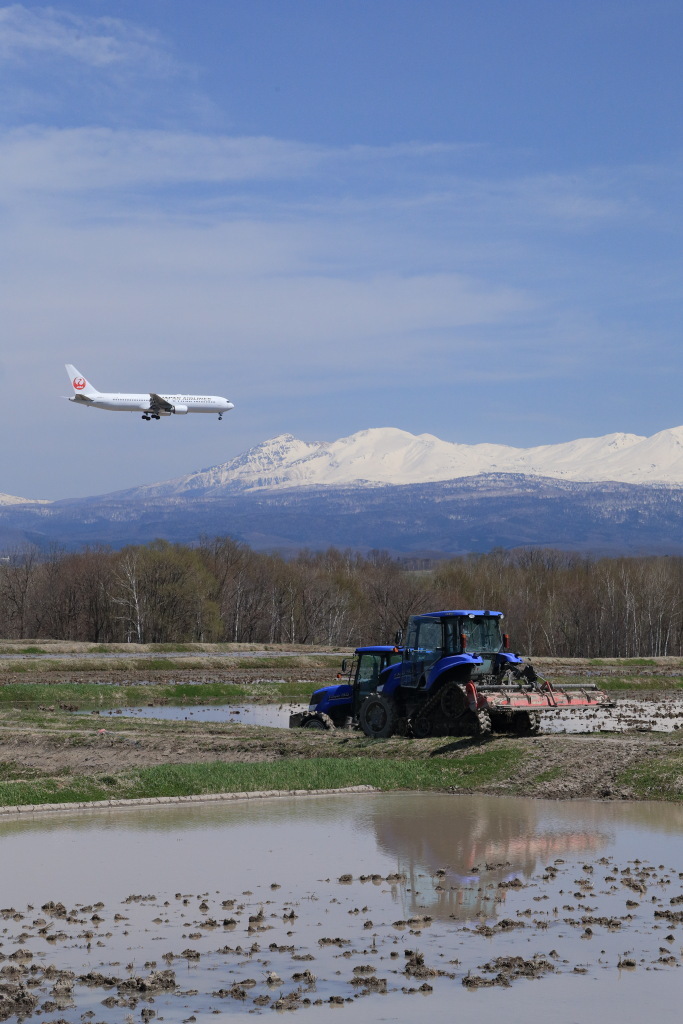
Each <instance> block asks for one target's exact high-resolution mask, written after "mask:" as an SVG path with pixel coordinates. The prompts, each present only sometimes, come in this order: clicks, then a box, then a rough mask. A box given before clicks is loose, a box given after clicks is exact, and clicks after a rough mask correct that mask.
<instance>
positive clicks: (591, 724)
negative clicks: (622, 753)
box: [100, 697, 683, 733]
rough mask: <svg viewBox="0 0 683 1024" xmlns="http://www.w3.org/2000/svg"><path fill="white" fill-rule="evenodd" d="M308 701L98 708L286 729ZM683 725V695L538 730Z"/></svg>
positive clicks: (578, 714)
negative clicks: (303, 702) (295, 714)
mask: <svg viewBox="0 0 683 1024" xmlns="http://www.w3.org/2000/svg"><path fill="white" fill-rule="evenodd" d="M307 707H308V705H307V704H215V705H209V706H206V707H195V708H188V707H187V705H186V706H185V707H174V706H170V705H169V706H167V707H126V708H115V709H113V710H111V711H103V712H100V714H101V715H103V716H106V715H112V716H113V715H122V716H123V717H125V718H163V719H170V720H174V721H177V720H179V721H183V720H187V721H197V722H244V723H245V725H271V726H276V727H279V728H283V729H286V728H288V726H289V716H290V714H292V713H294V712H295V711H305V710H306V708H307ZM681 728H683V699H682V698H680V697H669V698H663V699H661V700H643V701H637V700H628V699H624V700H618V701H617V702H616V703H615V705H614V706H612V707H606V708H602V707H596V708H587V709H576V710H572V709H564V708H562V709H558V710H553V711H545V712H542V714H541V729H540V731H541V733H556V732H567V733H577V732H582V733H585V732H626V731H629V730H636V731H638V732H673V731H674V730H676V729H681Z"/></svg>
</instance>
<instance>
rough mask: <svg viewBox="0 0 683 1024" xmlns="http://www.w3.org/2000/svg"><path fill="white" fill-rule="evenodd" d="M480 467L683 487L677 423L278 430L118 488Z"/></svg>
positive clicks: (149, 494)
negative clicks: (613, 427) (556, 431)
mask: <svg viewBox="0 0 683 1024" xmlns="http://www.w3.org/2000/svg"><path fill="white" fill-rule="evenodd" d="M485 473H496V474H500V473H513V474H516V475H521V476H533V477H550V478H555V479H560V480H567V481H576V482H587V483H589V482H606V481H615V482H621V483H630V484H654V483H656V484H665V485H668V486H679V485H683V426H681V427H672V428H671V429H669V430H662V431H660V432H659V433H658V434H654V435H653V436H652V437H639V436H638V435H637V434H607V435H606V436H604V437H589V438H581V439H579V440H576V441H568V442H566V443H564V444H554V445H540V446H538V447H535V448H513V447H511V446H509V445H499V444H474V445H468V444H454V443H451V442H449V441H442V440H440V439H439V438H438V437H434V436H433V435H432V434H419V435H417V436H416V435H414V434H410V433H408V432H407V431H405V430H398V429H396V428H394V427H383V428H376V429H372V430H361V431H359V432H358V433H356V434H351V436H350V437H342V438H340V439H339V440H337V441H329V442H328V441H317V442H307V441H300V440H298V439H297V438H295V437H293V436H292V435H291V434H281V435H280V436H279V437H274V438H272V439H271V440H269V441H264V442H263V444H259V445H257V446H256V447H254V448H250V449H249V450H248V451H246V452H244V453H243V454H242V455H239V456H237V458H234V459H231V460H230V461H229V462H225V463H223V464H222V465H219V466H212V467H210V468H209V469H203V470H199V471H198V472H196V473H191V474H189V476H184V477H180V478H178V479H176V480H169V481H166V482H164V483H159V484H152V485H148V486H144V487H138V488H135V489H134V490H132V491H127V492H121V493H122V494H123V493H125V494H127V495H130V496H133V495H135V496H136V497H138V498H153V497H170V496H173V495H177V496H180V495H184V496H187V497H189V496H191V495H192V494H195V495H197V496H199V495H202V496H206V497H209V496H215V497H218V496H220V495H221V494H228V493H235V492H244V491H255V490H273V489H283V488H292V487H301V486H305V487H345V486H363V485H378V484H386V485H397V484H422V483H433V482H437V481H444V480H455V479H461V478H463V477H473V476H479V475H481V474H485Z"/></svg>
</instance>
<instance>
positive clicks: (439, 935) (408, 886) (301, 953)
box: [0, 793, 683, 1024]
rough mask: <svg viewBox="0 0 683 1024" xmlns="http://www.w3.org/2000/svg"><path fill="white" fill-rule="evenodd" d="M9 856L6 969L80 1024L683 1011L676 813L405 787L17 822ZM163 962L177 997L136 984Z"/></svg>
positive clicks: (667, 1014) (680, 849)
mask: <svg viewBox="0 0 683 1024" xmlns="http://www.w3.org/2000/svg"><path fill="white" fill-rule="evenodd" d="M0 847H1V849H2V856H3V867H4V871H3V876H2V880H0V907H2V908H3V909H1V910H0V918H1V920H0V928H1V930H2V935H1V936H0V941H1V942H2V946H1V947H0V950H1V953H2V960H1V963H2V966H1V967H0V972H2V973H3V975H4V977H5V978H8V977H11V972H12V971H16V970H22V971H23V972H24V973H23V975H20V977H22V978H23V979H24V980H30V979H31V976H32V975H33V977H34V978H35V980H37V981H38V982H40V984H39V985H38V986H35V987H29V988H28V990H27V991H28V993H29V994H30V993H33V994H34V995H35V996H36V997H37V1002H36V1004H35V1005H36V1006H37V1007H38V1008H40V1007H41V1006H45V1004H46V1003H47V1007H46V1008H45V1011H44V1012H45V1013H52V1012H53V1013H54V1015H55V1016H56V1017H59V1018H61V1019H67V1020H80V1019H81V1015H82V1014H84V1013H87V1012H89V1011H92V1012H93V1013H94V1017H93V1020H98V1021H100V1020H103V1021H120V1020H122V1019H124V1018H125V1017H126V1015H127V1014H129V1013H130V1012H131V1011H134V1012H135V1014H136V1016H135V1017H132V1018H131V1019H140V1015H141V1017H142V1020H149V1019H151V1016H150V1014H149V1011H150V1010H153V1011H154V1013H155V1014H156V1015H157V1018H162V1017H163V1018H165V1019H166V1020H174V1021H180V1020H188V1018H191V1017H194V1018H195V1020H196V1021H200V1022H205V1021H209V1020H213V1019H215V1015H216V1012H218V1013H219V1014H225V1015H230V1014H246V1013H248V1012H251V1013H252V1014H258V1013H269V1012H270V1010H271V1008H272V1007H273V1004H276V1002H277V1000H278V999H281V998H285V1002H286V1000H287V999H289V1000H290V1001H291V1003H290V1005H292V1006H294V1007H295V1008H298V1007H301V1010H302V1012H303V1011H304V1009H305V1014H304V1019H305V1020H308V1021H312V1022H314V1024H317V1022H319V1021H321V1022H322V1021H329V1020H330V1019H331V1018H330V1014H336V1013H337V1012H339V1013H341V1014H342V1016H343V1019H346V1020H353V1021H368V1020H383V1021H401V1022H402V1021H406V1022H408V1021H410V1022H413V1021H414V1020H415V1019H416V1018H417V1017H420V1016H423V1015H424V1014H426V1013H430V1014H431V1015H432V1016H434V1019H436V1020H441V1019H447V1018H448V1019H450V1017H451V1016H452V1015H453V1013H454V1012H455V1013H457V1015H458V1017H459V1019H462V1020H464V1021H466V1022H468V1024H469V1022H470V1021H471V1022H472V1024H474V1022H475V1021H476V1022H478V1024H479V1022H480V1021H481V1020H482V1019H491V1018H492V1017H493V1016H494V1015H496V1014H500V1015H501V1016H502V1015H504V1016H505V1019H506V1020H507V1021H512V1022H514V1024H516V1022H517V1021H519V1022H520V1024H521V1021H522V1020H524V1021H525V1022H529V1021H535V1020H539V1021H540V1020H541V1019H546V1017H547V1014H548V1007H549V1006H552V1016H553V1019H554V1020H556V1021H560V1022H561V1024H570V1022H574V1021H577V1020H590V1019H595V1018H596V1017H598V1015H604V1016H605V1019H606V1020H611V1019H621V1020H623V1021H626V1022H628V1021H636V1020H640V1019H645V1018H647V1017H648V1016H649V1015H651V1012H652V1008H653V1007H654V1006H656V1008H657V1010H656V1012H657V1018H658V1021H664V1022H666V1024H668V1022H673V1021H674V1020H678V1019H679V1015H680V1009H679V1003H680V998H679V991H680V975H679V974H678V970H679V964H680V962H681V959H680V957H681V941H682V940H683V929H682V924H681V921H680V920H679V916H678V915H680V918H681V920H683V913H682V912H681V908H683V877H680V876H679V871H682V872H683V808H679V807H676V806H671V805H664V804H648V803H634V804H630V803H624V804H613V803H607V804H601V803H598V802H579V801H577V802H571V803H568V802H550V801H530V800H524V799H507V798H493V797H485V796H461V797H458V796H449V795H445V794H434V793H429V794H424V793H418V794H415V793H408V794H404V793H396V794H388V795H382V794H365V795H352V796H351V795H349V796H338V797H324V796H320V797H308V798H302V799H296V798H291V799H289V798H287V799H277V800H262V801H258V802H256V801H254V802H247V801H245V802H244V803H239V804H227V803H226V804H224V805H222V804H215V803H207V804H204V805H202V804H194V805H188V806H183V805H180V806H160V807H142V808H120V809H111V810H108V811H95V810H93V811H84V812H77V813H74V814H67V813H64V814H60V815H58V816H57V815H48V814H42V815H41V814H39V813H38V814H35V815H33V816H32V817H31V818H30V819H27V818H26V817H24V816H21V817H19V816H17V817H16V818H14V819H3V821H2V822H1V823H0ZM345 876H349V877H345ZM340 879H344V880H343V881H340ZM48 901H49V902H48ZM50 903H51V904H52V905H50ZM60 904H62V905H63V908H62V907H60V906H59V905H60ZM100 904H101V905H100ZM17 950H19V951H22V950H23V951H28V952H30V953H32V954H33V955H32V958H24V959H22V958H21V956H19V957H17V956H16V955H15V954H16V951H17ZM504 958H507V959H504ZM510 958H518V959H516V960H515V959H510ZM626 961H629V962H630V961H632V962H633V963H634V965H635V966H634V967H631V968H627V967H623V966H622V967H621V968H620V967H619V963H620V962H621V963H622V964H624V963H625V962H626ZM48 965H54V966H55V968H57V969H58V970H67V971H68V970H71V971H73V972H74V974H75V975H76V977H75V978H73V979H69V978H64V979H62V980H61V981H60V979H59V978H57V979H56V980H55V978H54V977H48V978H45V973H44V972H45V969H46V968H47V967H48ZM155 971H157V972H158V971H172V972H173V981H174V982H175V983H177V985H175V986H174V987H173V988H171V989H168V990H160V991H156V992H149V991H148V992H145V991H141V990H140V983H139V982H135V983H132V982H131V981H130V979H131V978H138V979H139V978H143V979H144V978H149V976H150V974H152V973H153V972H155ZM520 971H521V972H526V975H527V976H526V977H517V975H518V974H519V973H520ZM305 972H310V973H309V974H306V973H305ZM49 973H50V972H48V974H49ZM52 973H54V972H52ZM88 973H90V975H91V976H90V979H89V981H90V984H88V981H87V980H80V981H79V980H78V979H79V978H83V976H84V975H88ZM271 973H273V974H275V975H276V976H277V978H278V979H279V980H278V981H274V980H272V979H271V980H272V983H269V981H268V978H269V975H271ZM295 975H297V976H298V977H295ZM169 977H170V976H165V978H166V981H167V983H169V984H170V983H171V982H170V981H169ZM473 977H476V978H480V979H484V980H488V981H489V982H490V981H492V980H496V979H497V984H495V985H494V986H492V987H488V986H487V987H484V988H473V987H472V986H473V985H474V982H473V981H472V979H473ZM368 978H377V979H379V981H376V982H369V981H368ZM501 979H503V981H505V982H506V983H507V984H506V985H505V987H502V986H501ZM157 980H158V978H157ZM55 986H56V991H55V992H54V993H53V988H55ZM373 986H374V987H373ZM385 986H386V994H382V993H381V991H377V990H378V989H379V990H382V989H383V988H384V987H385ZM425 986H426V987H425ZM1 988H2V986H1V985H0V989H1ZM420 989H423V990H422V991H420ZM65 992H68V993H69V995H68V998H67V996H66V995H65ZM292 993H298V994H297V995H296V996H292V995H291V994H292ZM330 999H333V1000H341V1002H339V1003H335V1002H333V1003H330ZM60 1000H61V1003H62V1004H64V1005H63V1007H62V1008H61V1009H60V1008H57V1009H55V1008H54V1007H55V1006H58V1007H59V1003H60ZM255 1000H257V1001H255ZM423 1000H426V1002H423ZM69 1002H71V1003H72V1005H71V1006H69V1005H68V1003H69ZM53 1004H54V1005H53ZM283 1008H284V1007H283ZM337 1008H338V1009H337ZM65 1013H66V1015H67V1016H66V1017H65ZM86 1019H87V1018H86Z"/></svg>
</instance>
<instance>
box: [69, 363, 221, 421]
mask: <svg viewBox="0 0 683 1024" xmlns="http://www.w3.org/2000/svg"><path fill="white" fill-rule="evenodd" d="M65 366H66V372H67V374H68V376H69V381H70V383H71V387H72V388H73V389H74V394H73V396H72V397H71V398H70V399H69V401H70V402H75V403H76V404H77V405H84V406H85V407H86V409H109V410H110V411H111V412H140V411H142V419H143V420H158V419H160V418H161V417H162V416H173V415H176V416H184V415H185V414H186V413H188V412H217V413H218V419H219V420H222V419H223V413H224V412H228V411H229V410H230V409H234V408H235V406H234V405H233V404H232V402H230V401H228V399H227V398H221V397H220V395H157V394H155V393H154V392H153V391H150V392H149V393H148V394H146V395H125V394H119V393H115V392H102V391H98V390H97V388H95V387H93V385H92V384H91V383H90V382H89V381H88V380H86V379H85V377H83V376H82V375H81V374H80V373H79V372H78V370H77V369H76V367H75V366H72V365H71V363H65Z"/></svg>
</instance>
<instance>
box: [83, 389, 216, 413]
mask: <svg viewBox="0 0 683 1024" xmlns="http://www.w3.org/2000/svg"><path fill="white" fill-rule="evenodd" d="M159 398H163V400H164V401H165V402H168V404H169V405H172V406H173V413H172V412H170V411H167V410H163V409H160V410H159V415H160V416H172V415H173V414H174V413H175V414H176V415H183V414H185V413H188V412H212V413H217V412H219V413H223V412H228V411H229V410H230V409H234V408H235V406H234V405H233V404H232V402H229V401H228V399H227V398H221V396H220V395H159ZM69 401H70V402H76V403H77V404H78V405H87V406H88V408H91V409H108V410H109V411H110V412H148V411H149V407H150V396H149V394H146V395H126V394H122V393H118V392H111V393H110V394H106V393H104V392H100V394H99V395H98V396H97V398H91V399H85V400H84V398H83V397H82V396H81V395H74V397H73V398H70V399H69Z"/></svg>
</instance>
